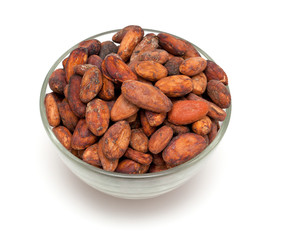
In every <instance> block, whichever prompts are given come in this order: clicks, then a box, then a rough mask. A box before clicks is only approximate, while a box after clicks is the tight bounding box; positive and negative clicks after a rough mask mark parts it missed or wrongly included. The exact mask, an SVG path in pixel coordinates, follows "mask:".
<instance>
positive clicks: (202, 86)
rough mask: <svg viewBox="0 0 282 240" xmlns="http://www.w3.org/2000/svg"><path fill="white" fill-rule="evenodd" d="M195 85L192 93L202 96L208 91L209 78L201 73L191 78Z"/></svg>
mask: <svg viewBox="0 0 282 240" xmlns="http://www.w3.org/2000/svg"><path fill="white" fill-rule="evenodd" d="M191 80H192V83H193V90H192V92H193V93H194V94H197V95H201V94H203V93H204V92H205V91H206V88H207V77H206V75H205V74H204V73H203V72H201V73H199V74H197V75H195V76H193V77H192V78H191Z"/></svg>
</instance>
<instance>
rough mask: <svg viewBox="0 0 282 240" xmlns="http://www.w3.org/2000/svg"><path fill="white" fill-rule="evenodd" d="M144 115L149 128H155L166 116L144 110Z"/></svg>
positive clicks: (164, 113)
mask: <svg viewBox="0 0 282 240" xmlns="http://www.w3.org/2000/svg"><path fill="white" fill-rule="evenodd" d="M145 115H146V118H147V120H148V123H149V124H150V126H152V127H157V126H159V125H161V124H162V123H163V122H164V120H165V118H166V115H167V114H166V112H163V113H156V112H152V111H148V110H146V111H145Z"/></svg>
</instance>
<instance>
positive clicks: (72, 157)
mask: <svg viewBox="0 0 282 240" xmlns="http://www.w3.org/2000/svg"><path fill="white" fill-rule="evenodd" d="M119 30H121V29H114V30H109V31H105V32H102V33H98V34H95V35H93V36H91V37H88V38H86V39H84V40H82V41H86V40H90V39H94V38H98V37H101V36H104V35H107V34H111V33H116V32H117V31H119ZM143 30H144V31H145V32H151V33H167V32H165V31H160V30H155V29H148V28H143ZM169 34H171V33H169ZM171 35H173V34H171ZM173 36H174V37H177V38H179V39H182V40H185V41H187V40H186V39H183V38H181V37H178V36H176V35H173ZM80 42H81V41H80ZM80 42H79V43H80ZM188 42H189V43H191V42H190V41H188ZM79 43H77V44H75V45H74V46H73V47H71V48H70V49H68V50H67V51H66V52H65V53H63V54H62V55H61V56H60V57H59V58H58V59H57V61H56V62H55V63H54V64H53V65H52V66H51V68H50V69H49V71H48V73H47V74H46V76H45V79H44V82H43V84H42V87H41V92H40V98H39V108H40V115H41V120H42V123H43V126H44V128H45V130H46V132H47V135H48V136H49V138H50V139H51V141H52V142H53V144H54V145H55V146H56V148H57V149H58V150H59V151H60V152H61V153H63V154H64V155H65V156H66V157H67V158H68V159H70V160H72V161H74V162H75V163H78V164H80V165H82V166H84V167H86V168H87V169H89V170H90V171H93V172H95V173H97V174H102V175H107V176H110V177H117V178H128V179H145V178H156V177H162V176H167V175H170V174H174V173H176V172H179V171H182V170H185V169H186V168H189V167H190V166H192V165H194V164H196V163H197V162H199V161H200V160H201V159H203V158H204V157H205V156H206V155H207V154H209V153H210V152H211V151H212V150H213V149H214V148H215V147H216V146H217V145H218V143H219V142H220V141H221V139H222V138H223V136H224V134H225V132H226V130H227V128H228V125H229V122H230V117H231V109H232V103H231V105H230V107H229V108H227V109H225V110H226V114H227V115H226V118H225V120H224V121H223V122H222V123H221V127H220V129H219V131H218V133H217V135H216V137H215V139H214V140H213V141H212V142H211V143H210V144H209V145H208V146H207V147H206V148H205V149H204V150H203V151H202V152H201V153H199V154H198V155H197V156H195V157H194V158H192V159H191V160H189V161H187V162H185V163H182V164H180V165H178V166H176V167H173V168H170V169H167V170H164V171H160V172H155V173H143V174H125V173H118V172H109V171H105V170H103V169H100V168H97V167H94V166H92V165H90V164H88V163H86V162H84V161H83V160H81V159H79V158H78V157H76V156H75V155H73V154H72V153H71V152H70V151H68V150H67V149H66V148H65V147H64V146H63V145H62V144H61V143H60V142H59V140H58V139H57V138H56V136H55V135H54V133H53V131H52V127H51V126H50V125H49V123H48V120H47V116H46V111H45V105H44V99H45V94H46V90H47V87H48V83H49V77H50V75H51V74H52V72H53V71H54V70H55V69H56V68H57V67H58V65H59V64H60V63H61V62H62V60H63V59H64V58H65V57H66V56H67V55H68V54H69V53H70V52H71V51H72V50H74V49H75V48H77V47H78V44H79ZM191 44H192V45H193V46H194V47H195V48H196V49H197V50H198V51H199V52H200V53H201V55H203V56H204V57H206V59H208V60H211V61H214V60H213V59H212V58H211V57H210V56H209V55H208V54H207V53H206V52H205V51H203V50H202V49H201V48H199V47H198V46H196V45H195V44H193V43H191ZM227 88H228V90H229V91H230V89H229V86H227Z"/></svg>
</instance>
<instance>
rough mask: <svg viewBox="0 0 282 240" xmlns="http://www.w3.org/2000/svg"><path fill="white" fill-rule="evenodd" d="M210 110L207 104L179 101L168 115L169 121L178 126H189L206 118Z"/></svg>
mask: <svg viewBox="0 0 282 240" xmlns="http://www.w3.org/2000/svg"><path fill="white" fill-rule="evenodd" d="M208 110H209V106H208V104H207V103H205V102H200V101H193V100H181V101H177V102H175V103H174V104H173V107H172V110H171V111H170V112H169V113H168V121H169V122H171V123H173V124H176V125H187V124H190V123H193V122H195V121H197V120H199V119H201V118H203V117H204V116H206V114H207V113H208Z"/></svg>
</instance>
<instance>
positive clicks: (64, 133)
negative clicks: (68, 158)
mask: <svg viewBox="0 0 282 240" xmlns="http://www.w3.org/2000/svg"><path fill="white" fill-rule="evenodd" d="M52 131H53V133H54V134H55V136H56V138H57V139H58V140H59V141H60V143H61V144H62V145H63V146H64V147H65V148H66V149H68V150H71V139H72V134H71V132H70V131H69V130H68V129H67V128H66V127H64V126H57V127H54V128H53V129H52Z"/></svg>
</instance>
